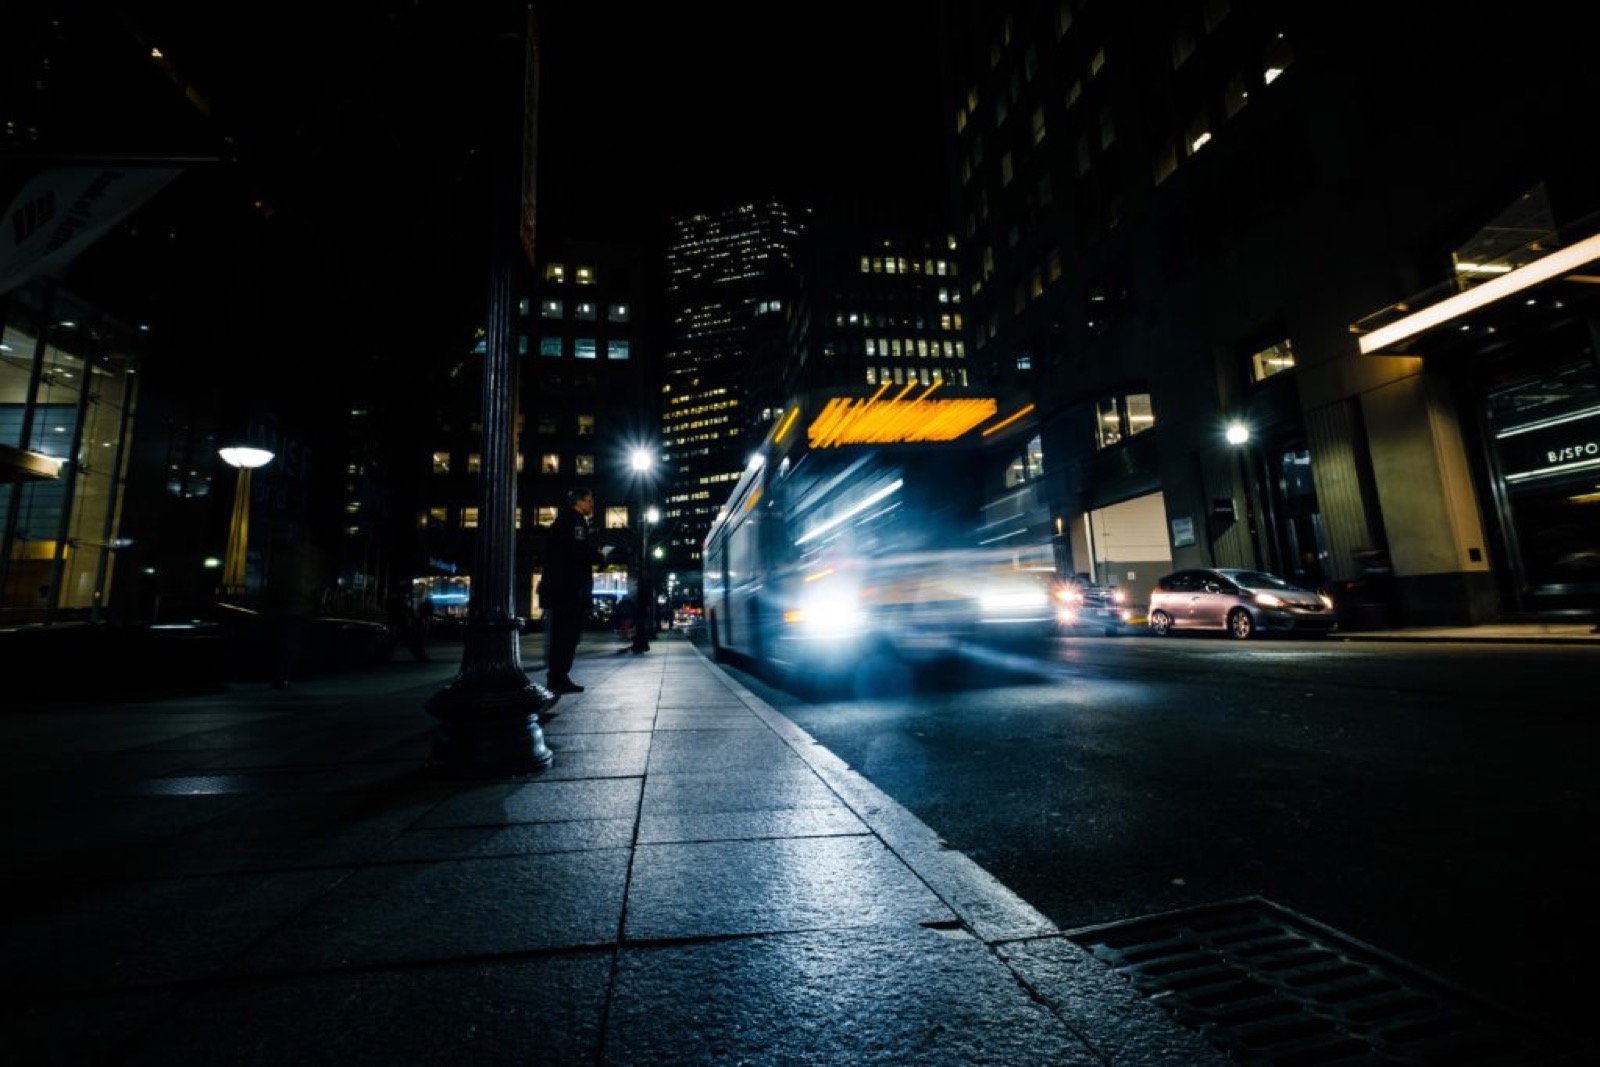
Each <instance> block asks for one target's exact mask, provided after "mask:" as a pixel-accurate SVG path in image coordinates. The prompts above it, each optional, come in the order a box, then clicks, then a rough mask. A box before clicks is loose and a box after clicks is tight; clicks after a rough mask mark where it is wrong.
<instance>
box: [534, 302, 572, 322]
mask: <svg viewBox="0 0 1600 1067" xmlns="http://www.w3.org/2000/svg"><path fill="white" fill-rule="evenodd" d="M539 314H540V315H541V316H543V317H544V318H547V319H559V318H560V317H561V316H562V315H564V314H566V305H565V304H564V303H563V302H562V301H560V300H545V301H543V302H541V303H540V304H539Z"/></svg>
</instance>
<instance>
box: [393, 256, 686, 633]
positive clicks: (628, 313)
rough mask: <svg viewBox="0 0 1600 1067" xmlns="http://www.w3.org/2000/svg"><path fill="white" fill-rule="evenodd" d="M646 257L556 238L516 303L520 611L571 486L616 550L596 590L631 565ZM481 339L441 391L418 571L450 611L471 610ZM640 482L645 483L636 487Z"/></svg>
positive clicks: (646, 423) (651, 374) (649, 406)
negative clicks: (586, 497)
mask: <svg viewBox="0 0 1600 1067" xmlns="http://www.w3.org/2000/svg"><path fill="white" fill-rule="evenodd" d="M650 266H651V265H650V262H649V259H648V257H647V256H646V254H645V252H644V251H643V249H642V248H641V247H639V246H632V245H615V244H602V243H594V242H579V241H572V242H558V243H552V244H549V245H547V246H546V247H545V248H544V255H543V259H542V262H541V263H540V264H539V266H538V267H537V270H536V275H537V276H536V277H535V278H533V279H532V280H531V281H530V282H528V283H527V292H528V296H527V297H526V298H525V299H524V300H522V301H521V311H522V314H521V325H520V330H519V339H518V348H519V351H520V375H519V379H520V380H519V390H518V401H519V402H518V411H519V418H518V424H517V435H516V436H517V442H518V445H517V459H516V466H517V470H518V477H517V513H516V525H517V530H518V536H517V546H518V548H517V568H516V569H517V576H518V580H517V586H516V589H515V596H516V610H517V613H518V615H519V616H521V617H523V618H531V619H538V618H540V617H541V614H542V613H541V612H540V610H539V606H538V584H539V579H540V576H541V574H542V573H543V560H544V553H545V546H544V542H543V536H542V535H543V531H544V530H545V529H546V528H547V527H548V526H549V525H550V523H551V522H553V521H554V520H555V517H556V515H557V513H558V510H559V509H560V508H561V507H562V506H564V502H565V499H566V494H567V493H568V491H570V490H572V489H574V488H577V487H579V486H583V487H587V488H590V489H592V490H593V491H594V494H595V512H594V516H593V517H592V519H591V520H590V521H591V523H592V524H593V525H594V526H595V528H596V529H597V532H598V533H599V535H600V536H599V542H600V544H602V545H610V546H612V547H613V549H614V553H613V558H612V562H611V563H610V564H609V565H608V567H607V568H606V569H605V570H604V571H603V572H602V573H601V574H599V575H598V576H597V579H596V583H595V591H596V593H597V594H599V595H600V596H601V597H602V598H611V599H616V598H620V597H621V596H622V595H624V594H625V593H626V592H627V590H628V588H629V586H630V583H631V581H632V580H633V579H634V577H636V574H637V567H638V556H639V545H640V541H641V531H640V527H639V524H640V522H641V518H642V516H641V511H642V501H645V500H646V499H647V498H648V493H647V492H646V487H645V486H644V485H642V484H641V482H640V476H639V475H637V474H636V473H635V472H634V470H633V468H632V464H631V459H632V454H633V453H634V451H635V450H639V449H653V448H654V442H655V433H656V423H657V418H656V403H657V393H656V389H655V385H654V383H655V382H656V381H657V378H658V369H657V365H658V357H657V354H656V350H655V339H654V335H653V333H652V322H653V319H652V315H653V312H654V308H655V306H656V304H655V301H654V299H653V297H652V293H653V289H654V285H655V283H654V280H653V273H652V272H651V270H650ZM482 358H483V341H482V339H481V338H480V339H479V340H478V341H477V343H476V344H475V345H474V346H472V348H471V350H469V351H468V352H467V353H465V354H464V355H463V356H461V357H460V358H458V359H457V360H456V361H454V365H453V366H452V369H451V371H450V373H449V375H448V384H447V385H446V386H445V387H444V389H443V390H442V391H441V393H440V395H439V397H438V411H437V415H436V419H435V424H434V427H433V432H432V440H431V442H430V447H429V449H428V451H427V453H426V454H425V455H420V456H419V459H421V460H423V461H425V462H426V464H427V473H426V475H425V479H426V483H427V488H426V490H425V492H424V501H425V502H424V504H423V507H422V509H421V511H420V512H419V514H418V516H417V525H418V528H419V530H420V531H421V540H420V549H419V552H418V556H417V560H416V565H415V573H414V575H413V576H412V577H414V578H415V579H417V591H418V593H419V595H428V596H430V597H432V599H433V600H434V603H435V610H436V611H437V612H438V613H439V614H440V615H441V616H444V617H446V618H449V617H463V618H464V617H465V615H466V611H467V596H468V591H469V590H470V580H471V573H472V564H473V556H474V553H475V552H476V549H477V543H478V537H477V529H478V517H479V512H480V509H481V493H482V488H481V485H480V483H479V479H478V475H479V472H480V471H481V469H482V464H483V456H482V452H481V448H482V445H481V425H480V423H481V389H482V374H481V371H480V369H479V365H480V363H481V360H482ZM641 494H644V495H643V496H642V495H641Z"/></svg>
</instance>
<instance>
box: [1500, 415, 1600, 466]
mask: <svg viewBox="0 0 1600 1067" xmlns="http://www.w3.org/2000/svg"><path fill="white" fill-rule="evenodd" d="M1495 436H1496V437H1497V438H1498V442H1497V444H1498V446H1499V451H1500V466H1501V469H1502V470H1504V471H1505V472H1506V474H1505V480H1506V481H1508V482H1513V483H1515V482H1525V481H1529V480H1531V479H1535V478H1545V477H1553V476H1556V475H1562V474H1571V473H1574V472H1576V471H1585V470H1595V469H1600V409H1596V410H1594V411H1587V412H1582V413H1580V414H1579V415H1578V416H1577V417H1575V418H1569V419H1564V420H1554V419H1551V420H1546V421H1543V422H1538V423H1531V424H1529V425H1526V426H1513V427H1509V428H1507V429H1504V430H1501V431H1500V432H1499V433H1498V434H1496V435H1495Z"/></svg>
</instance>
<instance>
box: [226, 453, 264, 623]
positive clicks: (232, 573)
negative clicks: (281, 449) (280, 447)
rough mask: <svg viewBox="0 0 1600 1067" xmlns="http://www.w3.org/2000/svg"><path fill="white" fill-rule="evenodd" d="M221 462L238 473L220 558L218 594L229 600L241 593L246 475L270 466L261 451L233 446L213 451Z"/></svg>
mask: <svg viewBox="0 0 1600 1067" xmlns="http://www.w3.org/2000/svg"><path fill="white" fill-rule="evenodd" d="M217 455H219V456H221V457H222V462H224V463H226V464H227V465H228V466H230V467H233V468H235V469H236V470H238V472H239V476H238V479H237V481H236V482H235V484H234V489H233V518H232V520H231V521H230V523H229V525H228V552H227V555H226V556H224V557H223V566H222V591H223V592H224V593H225V594H227V595H229V596H239V595H241V594H243V593H244V592H245V581H244V562H245V551H246V549H248V548H249V545H250V472H251V471H253V470H255V469H256V468H257V467H265V466H266V465H267V464H268V463H271V462H272V453H271V452H268V451H267V450H266V449H264V448H251V447H249V446H246V445H233V446H230V447H228V448H219V449H217Z"/></svg>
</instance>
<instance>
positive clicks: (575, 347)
mask: <svg viewBox="0 0 1600 1067" xmlns="http://www.w3.org/2000/svg"><path fill="white" fill-rule="evenodd" d="M595 354H596V347H595V340H594V338H593V337H576V338H574V339H573V341H572V355H573V358H575V359H594V358H595Z"/></svg>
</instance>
